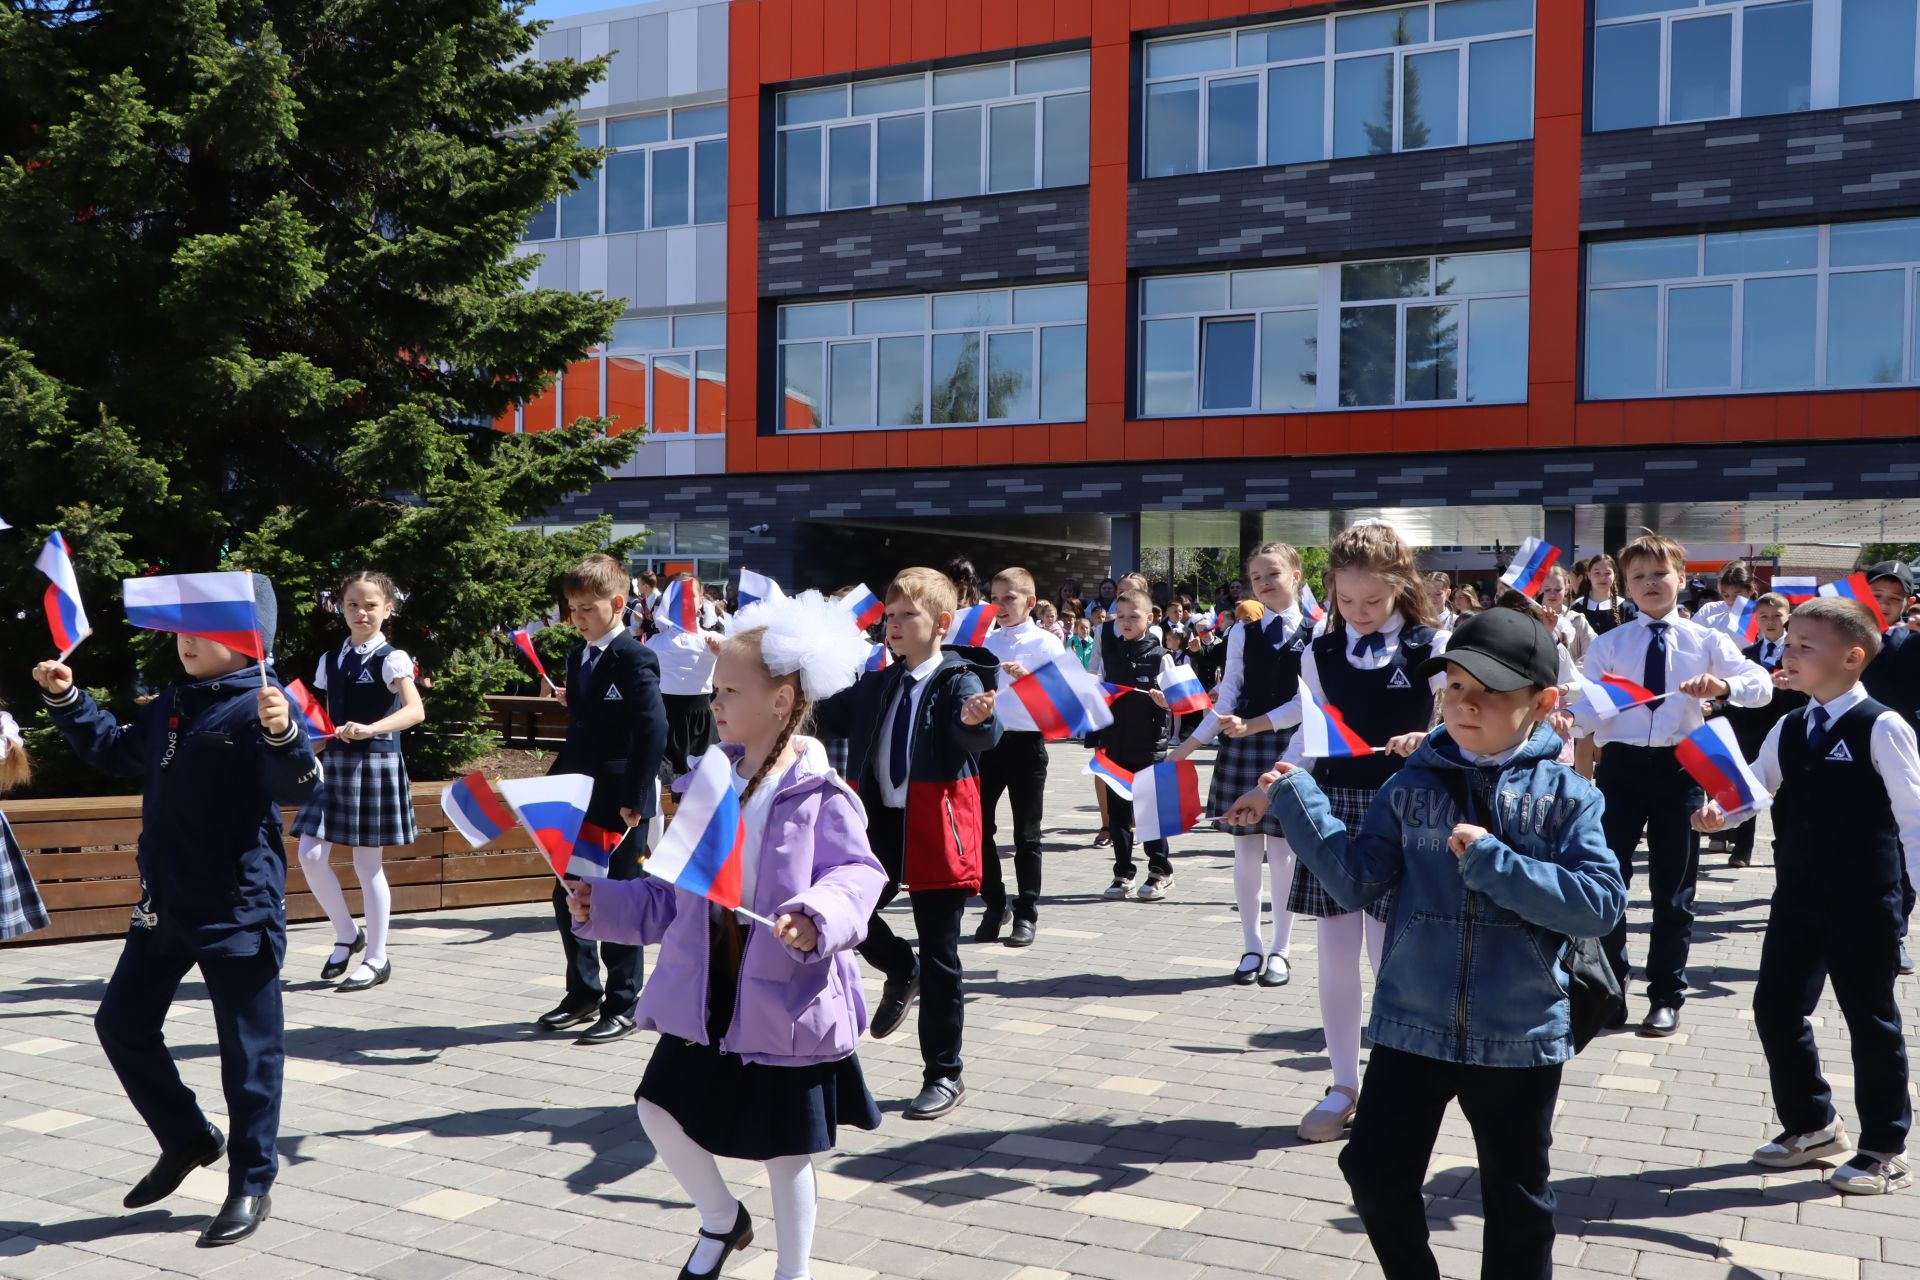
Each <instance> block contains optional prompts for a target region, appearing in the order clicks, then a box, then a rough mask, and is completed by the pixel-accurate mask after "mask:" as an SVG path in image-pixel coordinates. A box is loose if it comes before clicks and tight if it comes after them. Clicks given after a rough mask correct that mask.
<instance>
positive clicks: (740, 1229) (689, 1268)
mask: <svg viewBox="0 0 1920 1280" xmlns="http://www.w3.org/2000/svg"><path fill="white" fill-rule="evenodd" d="M700 1234H701V1235H702V1236H704V1237H705V1238H706V1239H708V1240H718V1241H719V1242H720V1243H721V1244H722V1245H724V1246H726V1247H725V1248H723V1249H722V1250H721V1251H720V1259H719V1261H717V1262H715V1263H714V1264H713V1270H711V1271H695V1270H694V1269H693V1257H692V1255H688V1257H687V1265H686V1266H684V1267H682V1268H680V1275H679V1277H678V1280H712V1278H713V1277H714V1276H717V1275H719V1274H720V1272H721V1271H722V1270H723V1269H724V1268H725V1267H726V1265H727V1259H728V1258H731V1257H732V1256H733V1255H734V1254H735V1253H737V1252H739V1251H740V1250H741V1249H744V1248H746V1247H747V1246H748V1245H750V1244H752V1243H753V1219H752V1218H749V1217H748V1216H747V1206H745V1205H744V1204H743V1205H741V1206H740V1214H739V1216H738V1217H736V1218H735V1219H734V1220H733V1230H732V1231H729V1232H727V1233H726V1234H725V1235H717V1234H715V1233H714V1232H711V1231H708V1230H707V1229H706V1228H705V1227H702V1228H701V1229H700ZM699 1248H700V1246H699V1245H695V1246H694V1249H695V1251H696V1252H697V1251H698V1250H699Z"/></svg>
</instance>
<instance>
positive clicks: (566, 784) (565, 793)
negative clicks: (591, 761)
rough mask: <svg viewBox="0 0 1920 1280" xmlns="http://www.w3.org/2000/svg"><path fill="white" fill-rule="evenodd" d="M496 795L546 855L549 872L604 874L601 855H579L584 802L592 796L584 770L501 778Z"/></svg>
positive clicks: (583, 823) (585, 819)
mask: <svg viewBox="0 0 1920 1280" xmlns="http://www.w3.org/2000/svg"><path fill="white" fill-rule="evenodd" d="M500 797H501V799H503V800H505V801H506V802H507V807H508V808H509V809H512V810H513V812H514V815H515V816H516V817H518V818H519V819H520V825H522V826H524V827H525V828H526V829H527V834H529V835H531V836H532V837H533V843H534V844H535V845H537V846H538V847H539V849H540V852H541V853H543V854H545V855H546V858H547V865H549V866H551V867H552V868H553V874H555V875H557V876H560V877H562V878H564V877H566V876H584V877H589V878H591V877H595V876H604V875H606V874H607V863H606V860H605V859H604V858H598V859H597V858H595V857H593V856H592V854H591V853H588V854H586V855H585V856H582V855H581V854H580V852H579V849H578V846H579V841H580V831H581V828H583V827H584V826H586V825H587V803H588V802H589V801H590V800H592V799H593V779H592V778H590V777H588V776H587V775H586V774H584V773H555V774H549V775H548V776H546V777H544V778H502V779H501V780H500Z"/></svg>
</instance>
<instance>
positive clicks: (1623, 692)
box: [1575, 671, 1665, 720]
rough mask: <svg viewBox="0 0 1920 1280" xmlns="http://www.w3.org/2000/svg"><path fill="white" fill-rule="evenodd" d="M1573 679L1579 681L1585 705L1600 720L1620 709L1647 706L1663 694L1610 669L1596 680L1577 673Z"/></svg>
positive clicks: (1616, 713)
mask: <svg viewBox="0 0 1920 1280" xmlns="http://www.w3.org/2000/svg"><path fill="white" fill-rule="evenodd" d="M1575 679H1577V680H1578V681H1579V682H1580V691H1581V692H1582V693H1584V694H1585V695H1586V698H1587V705H1588V706H1590V707H1592V708H1593V713H1594V714H1595V715H1597V716H1599V717H1600V718H1601V719H1602V720H1611V719H1613V718H1614V717H1615V716H1617V715H1619V714H1620V713H1621V712H1622V711H1631V710H1633V709H1634V708H1635V707H1644V706H1647V705H1648V704H1649V703H1653V702H1657V701H1659V699H1660V698H1662V697H1664V696H1665V695H1664V694H1656V693H1655V692H1654V691H1653V690H1651V689H1649V688H1647V687H1646V686H1645V685H1643V684H1635V683H1634V682H1633V681H1631V680H1629V679H1627V678H1626V677H1625V676H1616V675H1614V674H1613V673H1612V672H1610V671H1609V672H1602V673H1601V675H1600V678H1599V679H1598V680H1589V679H1587V678H1586V677H1585V676H1584V675H1578V674H1576V676H1575Z"/></svg>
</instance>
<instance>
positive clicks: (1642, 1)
mask: <svg viewBox="0 0 1920 1280" xmlns="http://www.w3.org/2000/svg"><path fill="white" fill-rule="evenodd" d="M1699 7H1700V0H1593V19H1594V21H1595V22H1605V21H1606V20H1607V19H1608V18H1637V17H1639V16H1640V15H1641V14H1643V13H1665V12H1666V11H1668V10H1669V9H1697V8H1699Z"/></svg>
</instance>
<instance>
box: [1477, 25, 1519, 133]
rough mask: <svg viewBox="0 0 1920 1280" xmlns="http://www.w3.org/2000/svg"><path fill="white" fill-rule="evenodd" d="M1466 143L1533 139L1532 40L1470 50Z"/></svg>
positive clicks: (1494, 43)
mask: <svg viewBox="0 0 1920 1280" xmlns="http://www.w3.org/2000/svg"><path fill="white" fill-rule="evenodd" d="M1470 48H1471V53H1470V54H1469V55H1468V75H1467V141H1468V142H1471V143H1481V142H1511V141H1512V140H1513V139H1515V138H1531V137H1532V136H1533V37H1532V36H1521V37H1520V38H1519V39H1517V40H1483V41H1481V42H1480V43H1479V44H1476V45H1472V46H1470Z"/></svg>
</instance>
